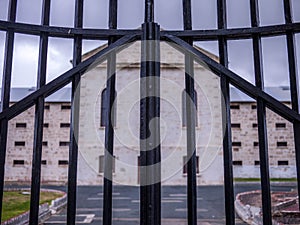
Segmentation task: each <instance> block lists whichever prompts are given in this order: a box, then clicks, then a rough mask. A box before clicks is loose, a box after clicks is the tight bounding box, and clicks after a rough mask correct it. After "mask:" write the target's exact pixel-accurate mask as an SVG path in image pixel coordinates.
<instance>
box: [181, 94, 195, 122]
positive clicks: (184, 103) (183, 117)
mask: <svg viewBox="0 0 300 225" xmlns="http://www.w3.org/2000/svg"><path fill="white" fill-rule="evenodd" d="M187 96H188V94H187V92H186V91H185V90H184V91H183V92H182V126H183V127H186V113H187V112H186V111H187V110H186V100H187ZM194 97H195V99H194V103H195V110H196V112H195V123H196V127H197V126H198V116H197V109H198V94H197V91H196V90H195V91H194ZM188 99H190V100H191V98H188ZM187 114H188V115H190V114H191V113H190V112H188V113H187Z"/></svg>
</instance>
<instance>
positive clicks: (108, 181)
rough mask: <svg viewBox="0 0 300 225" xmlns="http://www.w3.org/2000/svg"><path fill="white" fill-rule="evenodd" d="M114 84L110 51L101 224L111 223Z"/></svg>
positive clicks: (112, 23)
mask: <svg viewBox="0 0 300 225" xmlns="http://www.w3.org/2000/svg"><path fill="white" fill-rule="evenodd" d="M117 15H118V0H110V1H109V21H108V25H109V28H110V29H116V28H117V24H118V23H117V18H118V16H117ZM114 41H115V39H114V38H112V37H110V38H109V39H108V45H110V44H112V43H113V42H114ZM115 86H116V53H115V52H112V53H111V54H109V56H108V58H107V81H106V98H105V103H104V104H105V106H106V108H107V113H106V126H105V143H104V144H105V152H104V185H103V197H104V198H103V220H102V222H103V225H110V224H112V207H113V206H112V189H113V186H112V181H113V180H112V179H113V176H112V175H113V174H112V173H113V154H114V121H113V120H112V115H114V112H113V110H116V109H115V108H114V102H115V98H116V96H115V93H116V90H115Z"/></svg>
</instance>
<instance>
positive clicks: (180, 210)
mask: <svg viewBox="0 0 300 225" xmlns="http://www.w3.org/2000/svg"><path fill="white" fill-rule="evenodd" d="M175 211H176V212H186V211H187V209H186V208H177V209H175ZM197 212H208V210H207V209H197Z"/></svg>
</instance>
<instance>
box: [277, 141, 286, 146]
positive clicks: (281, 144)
mask: <svg viewBox="0 0 300 225" xmlns="http://www.w3.org/2000/svg"><path fill="white" fill-rule="evenodd" d="M277 147H287V142H286V141H278V142H277Z"/></svg>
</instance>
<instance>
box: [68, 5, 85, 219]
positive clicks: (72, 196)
mask: <svg viewBox="0 0 300 225" xmlns="http://www.w3.org/2000/svg"><path fill="white" fill-rule="evenodd" d="M82 24H83V0H76V2H75V21H74V27H75V28H82ZM81 56H82V37H81V35H76V36H75V38H74V46H73V67H76V66H77V65H78V64H79V63H80V62H81ZM79 84H80V74H77V75H76V76H74V78H73V80H72V97H71V101H72V108H71V126H70V146H69V167H68V202H67V224H68V225H74V224H75V222H76V200H77V199H76V196H77V161H78V143H77V141H78V130H79V107H80V97H79V96H80V88H79Z"/></svg>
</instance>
